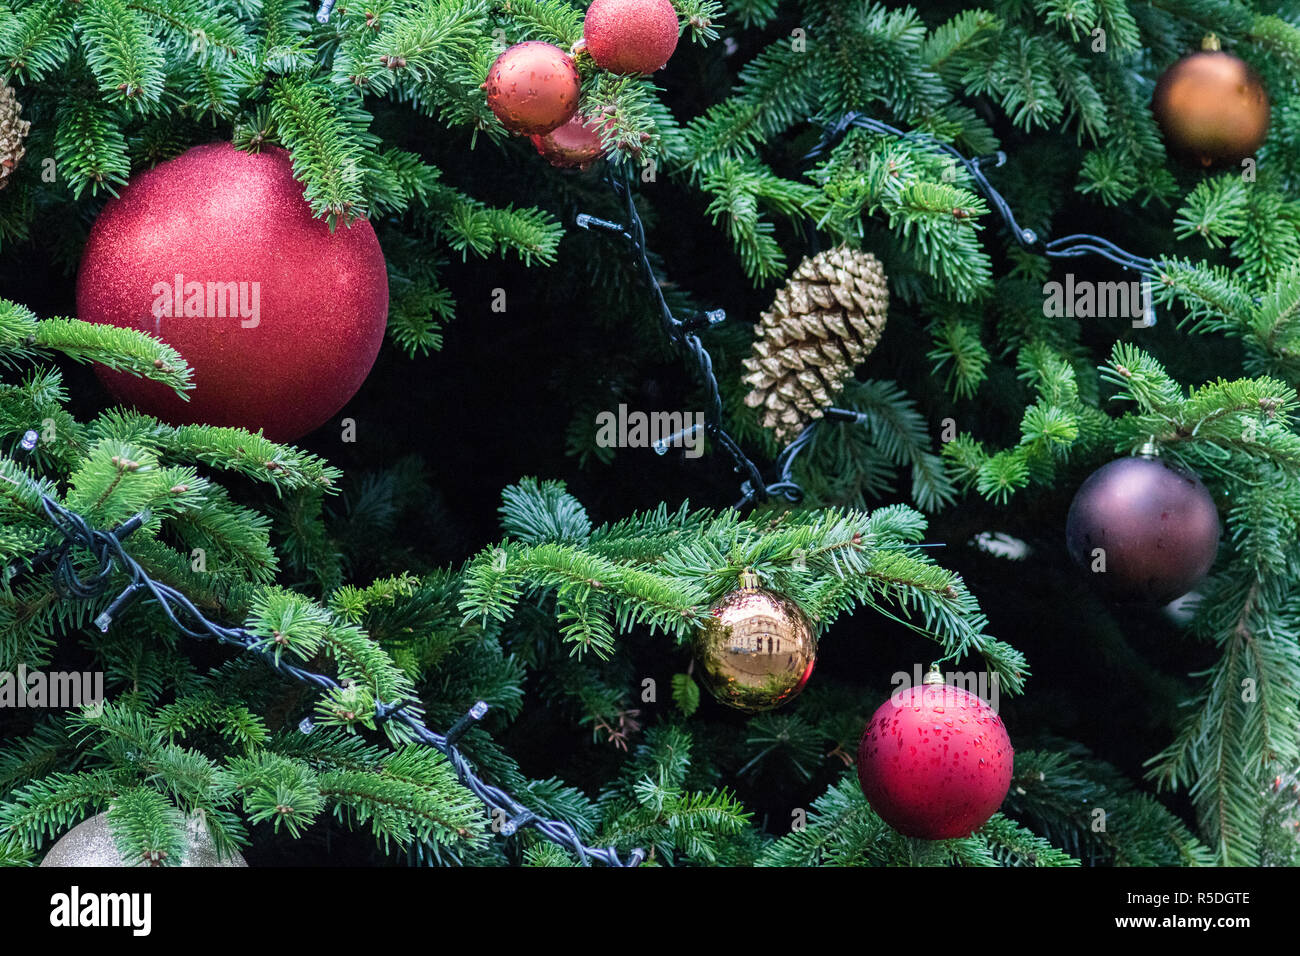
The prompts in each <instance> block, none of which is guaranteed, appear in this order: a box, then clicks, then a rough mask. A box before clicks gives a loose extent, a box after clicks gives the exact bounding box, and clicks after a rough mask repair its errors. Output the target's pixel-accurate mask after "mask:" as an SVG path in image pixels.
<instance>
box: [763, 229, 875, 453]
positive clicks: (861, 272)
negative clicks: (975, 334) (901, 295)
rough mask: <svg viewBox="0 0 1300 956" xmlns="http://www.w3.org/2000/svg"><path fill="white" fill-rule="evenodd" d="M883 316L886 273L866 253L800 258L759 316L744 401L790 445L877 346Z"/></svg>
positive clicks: (842, 248)
mask: <svg viewBox="0 0 1300 956" xmlns="http://www.w3.org/2000/svg"><path fill="white" fill-rule="evenodd" d="M888 311H889V285H888V281H887V279H886V277H885V269H884V267H883V266H882V265H881V264H880V260H879V259H877V258H876V257H875V256H873V255H872V254H871V253H869V252H861V251H859V250H857V249H850V248H849V247H848V246H838V247H837V248H835V249H830V250H828V251H826V252H822V253H819V254H817V255H815V256H812V257H810V258H807V259H805V260H804V261H803V262H801V263H799V268H797V269H796V270H795V271H794V274H793V275H792V276H791V277H790V279H789V281H788V282H787V283H786V284H785V285H784V286H783V287H782V288H781V289H780V290H779V291H778V292H777V294H776V299H775V301H773V303H772V307H771V308H770V309H768V310H767V311H766V312H764V313H763V314H762V316H761V321H760V323H759V327H758V337H757V338H756V339H755V340H754V348H753V352H752V353H751V355H750V357H749V358H747V359H745V363H744V364H745V369H746V371H747V374H746V375H745V377H744V380H745V382H746V383H748V384H749V385H750V387H751V388H750V392H749V394H748V395H746V396H745V404H746V405H748V406H749V407H750V408H758V409H762V413H761V414H762V422H763V426H764V427H765V428H770V429H772V431H773V432H774V433H775V434H776V437H777V439H778V440H780V441H781V442H782V443H783V444H784V443H786V442H789V441H790V440H791V439H793V438H794V437H795V436H796V435H798V434H799V432H800V431H802V430H803V428H804V427H805V426H806V425H807V424H808V423H809V422H811V421H813V420H815V419H817V418H820V417H821V416H822V414H823V410H824V409H825V408H826V406H828V405H830V404H831V403H832V402H833V401H834V400H835V397H836V395H838V394H839V392H840V390H841V389H842V388H843V387H844V383H845V382H846V381H848V380H849V379H850V378H852V376H853V370H854V368H855V367H857V366H858V365H859V364H860V363H861V362H862V361H863V360H864V359H865V358H866V357H867V356H868V355H870V354H871V352H872V350H873V349H875V347H876V343H877V342H879V341H880V335H881V333H882V332H883V331H884V329H885V317H886V314H887V312H888Z"/></svg>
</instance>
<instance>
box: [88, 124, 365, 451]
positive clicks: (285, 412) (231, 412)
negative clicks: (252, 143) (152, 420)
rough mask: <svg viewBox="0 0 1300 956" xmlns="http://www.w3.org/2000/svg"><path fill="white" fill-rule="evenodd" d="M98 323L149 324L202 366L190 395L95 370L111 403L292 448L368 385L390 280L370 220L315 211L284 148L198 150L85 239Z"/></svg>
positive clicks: (134, 192) (125, 198)
mask: <svg viewBox="0 0 1300 956" xmlns="http://www.w3.org/2000/svg"><path fill="white" fill-rule="evenodd" d="M77 312H78V315H79V316H80V317H81V318H82V319H85V320H86V321H88V322H101V323H104V324H106V325H116V326H120V327H124V328H135V329H140V330H141V331H143V332H148V333H149V334H151V335H154V336H156V337H158V338H160V339H162V340H163V341H164V342H166V343H167V344H168V345H170V346H172V347H173V348H175V349H176V350H177V351H178V352H180V353H181V355H182V356H183V357H184V358H185V360H186V361H187V362H188V363H189V364H190V366H191V367H192V368H193V370H194V389H193V391H191V392H190V393H189V397H190V400H189V401H188V402H187V401H185V400H184V399H182V398H181V397H180V396H178V395H177V394H176V393H175V392H174V391H173V390H172V389H171V388H169V387H168V386H166V385H163V384H162V383H160V382H154V381H150V380H148V379H141V378H137V377H135V376H133V375H128V374H126V373H124V372H114V371H110V370H108V369H105V368H103V367H102V366H96V372H97V373H98V375H99V377H100V379H101V380H102V381H103V383H104V385H105V386H106V387H107V388H108V390H109V391H110V392H112V393H113V395H114V396H115V397H116V398H117V399H119V400H120V401H121V402H123V403H125V404H133V405H135V406H136V407H137V408H139V409H140V410H141V411H144V412H147V413H149V414H151V415H154V416H157V417H158V418H161V419H163V420H165V421H168V422H171V423H173V424H187V423H204V424H209V425H224V426H238V427H241V428H247V429H250V430H254V431H255V430H257V429H259V428H260V429H262V431H263V433H264V434H265V435H266V437H267V438H270V439H271V440H273V441H292V440H293V439H295V438H299V437H301V436H302V435H305V434H306V433H307V432H309V431H312V430H313V429H315V428H317V427H319V426H320V425H322V424H324V423H325V422H326V421H327V420H329V418H330V417H331V416H333V415H334V414H335V413H336V412H337V411H338V410H339V409H341V408H342V407H343V406H344V405H345V404H346V403H347V401H348V399H350V398H351V397H352V396H353V395H354V394H356V391H357V389H359V388H360V387H361V383H362V382H364V381H365V378H366V375H367V374H368V373H369V372H370V367H371V366H372V365H373V364H374V361H375V356H376V355H378V354H379V347H380V345H381V344H382V342H383V338H384V328H385V325H386V322H387V318H388V272H387V269H386V267H385V265H384V255H383V253H382V252H381V251H380V248H379V240H378V239H376V238H375V231H374V229H373V228H371V226H370V223H368V222H366V221H365V220H357V221H355V222H353V223H352V224H351V225H350V226H343V225H340V226H338V227H337V228H336V229H335V230H334V231H333V232H331V231H330V228H329V225H328V223H326V222H325V221H324V220H323V219H316V218H314V217H313V216H312V213H311V207H310V206H309V205H308V204H307V201H306V200H305V199H304V198H303V186H302V184H301V183H299V182H297V181H296V180H295V179H294V178H293V166H292V163H291V162H290V159H289V154H288V153H287V152H285V151H284V150H282V149H279V148H276V147H271V148H267V149H264V150H263V151H262V152H261V153H257V154H254V153H244V152H240V151H239V150H237V149H235V148H234V147H233V146H231V145H230V144H229V143H212V144H210V145H206V146H196V147H195V148H193V149H191V150H189V151H188V152H186V153H184V154H182V155H181V156H178V157H176V158H175V159H172V160H169V161H168V162H165V163H161V164H160V165H158V166H156V167H154V168H153V169H150V170H146V171H144V172H141V173H139V174H138V175H136V176H133V177H132V178H131V181H130V183H129V184H128V185H127V186H126V188H125V189H123V190H122V194H121V195H120V196H119V197H118V198H116V199H113V200H110V201H109V203H108V204H107V205H106V206H105V207H104V209H103V211H102V212H101V213H100V214H99V218H98V219H96V220H95V225H94V226H93V227H92V228H91V230H90V238H89V240H88V241H87V243H86V248H85V250H84V252H83V254H82V258H81V271H80V273H79V274H78V276H77Z"/></svg>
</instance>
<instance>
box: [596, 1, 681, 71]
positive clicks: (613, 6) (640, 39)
mask: <svg viewBox="0 0 1300 956" xmlns="http://www.w3.org/2000/svg"><path fill="white" fill-rule="evenodd" d="M582 36H583V39H584V40H586V42H587V52H588V53H590V54H591V58H592V59H593V60H595V61H596V65H597V66H598V67H600V68H601V69H602V70H608V71H609V72H610V73H622V74H629V73H653V72H654V71H655V70H659V69H662V68H663V67H664V65H665V64H666V63H667V62H668V58H669V57H671V56H672V55H673V51H674V50H676V49H677V11H676V10H674V9H673V5H672V3H670V2H669V0H595V3H593V4H592V5H591V7H590V8H588V10H587V19H586V20H585V21H584V22H583V25H582Z"/></svg>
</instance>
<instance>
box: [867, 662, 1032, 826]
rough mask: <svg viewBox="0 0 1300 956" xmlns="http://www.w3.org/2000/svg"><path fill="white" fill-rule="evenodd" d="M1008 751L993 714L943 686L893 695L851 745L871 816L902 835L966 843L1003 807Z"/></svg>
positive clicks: (936, 681) (933, 676) (937, 677)
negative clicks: (855, 750)
mask: <svg viewBox="0 0 1300 956" xmlns="http://www.w3.org/2000/svg"><path fill="white" fill-rule="evenodd" d="M1013 758H1014V752H1013V751H1012V749H1011V739H1010V738H1009V737H1008V736H1007V730H1006V728H1005V727H1004V726H1003V725H1002V719H1001V718H1000V717H998V715H997V713H996V712H994V710H993V708H992V707H990V706H989V705H988V704H986V703H985V702H984V701H983V700H981V699H980V698H979V697H978V696H976V695H975V694H972V693H971V692H970V691H967V690H965V689H963V688H960V687H954V686H952V685H951V684H945V683H944V682H943V676H942V675H941V674H940V673H939V672H938V670H932V671H931V672H930V673H929V674H927V675H926V678H925V683H923V684H922V685H921V686H920V687H913V688H911V689H909V690H900V691H897V692H895V693H894V694H893V695H892V696H891V697H890V698H889V700H887V701H885V702H884V703H883V704H881V705H880V708H879V709H878V710H877V711H876V712H875V714H874V715H872V717H871V721H870V723H868V724H867V729H866V731H865V732H864V733H863V734H862V742H861V743H860V744H859V745H858V782H859V783H860V784H861V785H862V792H863V793H864V794H865V795H866V798H867V802H868V803H869V804H871V809H873V810H875V811H876V813H878V814H879V815H880V818H881V819H882V820H884V821H885V822H886V823H888V824H889V825H890V826H891V827H893V828H894V829H895V830H897V831H898V832H899V833H902V834H903V835H904V836H910V837H920V838H921V839H923V840H951V839H954V838H956V837H964V836H969V835H970V834H971V833H972V832H973V831H974V830H976V829H977V828H978V827H981V826H983V825H984V823H985V822H986V821H987V820H988V818H989V817H991V816H993V814H994V813H995V812H996V811H997V809H998V807H1000V806H1002V801H1003V799H1004V798H1005V797H1006V795H1007V790H1008V789H1010V787H1011V767H1012V762H1013Z"/></svg>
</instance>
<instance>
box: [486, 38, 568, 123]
mask: <svg viewBox="0 0 1300 956" xmlns="http://www.w3.org/2000/svg"><path fill="white" fill-rule="evenodd" d="M483 87H484V89H486V90H487V101H488V106H489V107H491V108H492V112H493V113H495V114H496V115H497V119H499V120H500V121H501V125H502V126H504V127H505V128H506V129H508V130H510V132H512V133H521V134H524V135H528V136H531V135H534V134H536V135H544V134H546V133H549V132H550V131H551V130H553V129H556V128H558V127H560V126H563V125H564V124H565V123H567V122H568V121H569V118H570V117H572V116H573V114H574V113H576V112H577V111H578V97H579V96H580V94H581V93H582V84H581V83H580V81H579V79H578V68H577V67H576V66H574V65H573V57H571V56H569V54H567V53H565V52H564V51H563V50H561V49H560V48H559V47H558V46H553V45H552V44H550V43H543V42H541V41H540V40H529V41H528V42H527V43H516V44H515V45H514V46H512V47H511V48H510V49H508V50H506V51H505V52H504V53H502V54H501V55H500V56H499V57H497V59H496V62H495V63H493V64H492V69H490V70H488V75H487V81H486V82H485V83H484V84H483Z"/></svg>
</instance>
